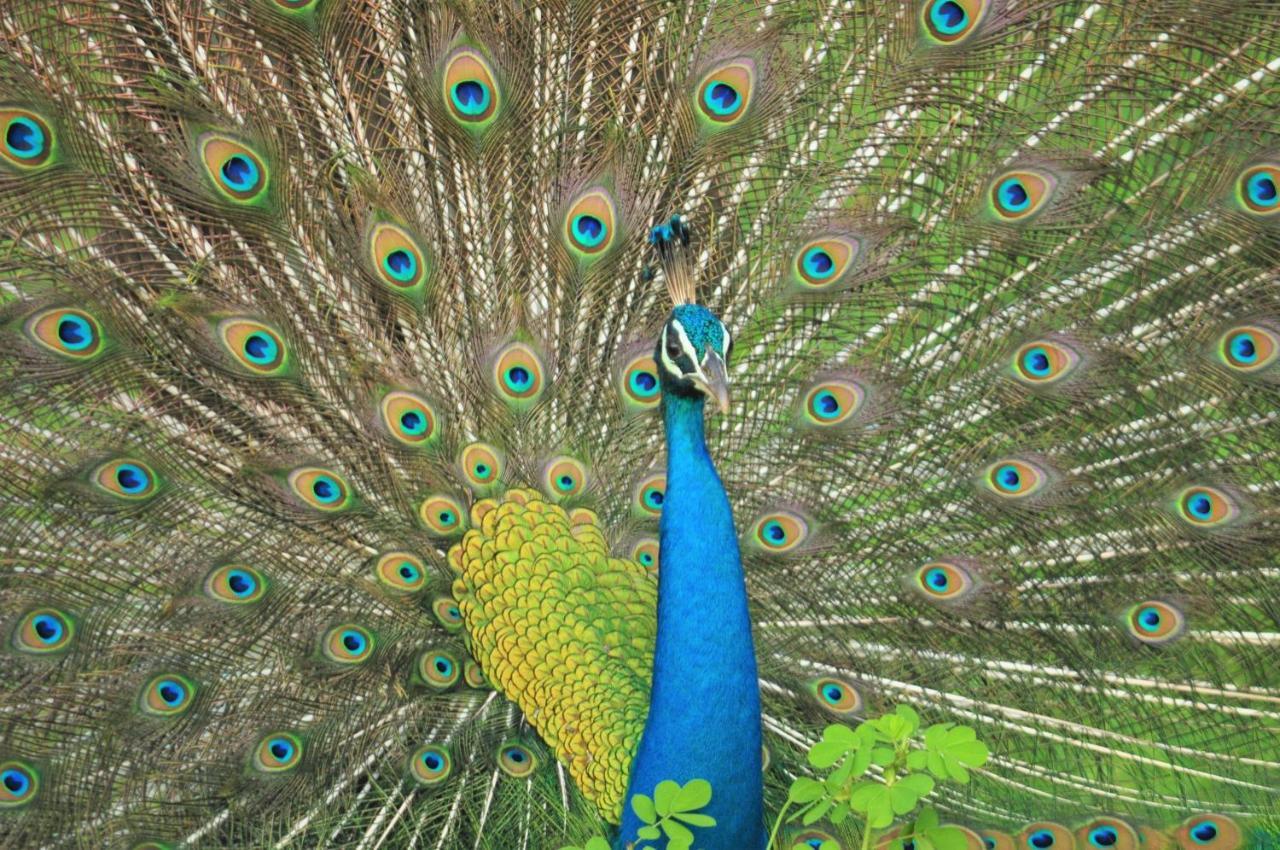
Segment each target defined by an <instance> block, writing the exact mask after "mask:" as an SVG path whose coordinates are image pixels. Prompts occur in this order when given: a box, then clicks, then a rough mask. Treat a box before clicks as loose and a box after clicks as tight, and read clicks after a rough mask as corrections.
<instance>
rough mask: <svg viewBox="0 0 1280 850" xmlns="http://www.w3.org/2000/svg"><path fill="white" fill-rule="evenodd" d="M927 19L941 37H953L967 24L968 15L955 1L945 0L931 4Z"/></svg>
mask: <svg viewBox="0 0 1280 850" xmlns="http://www.w3.org/2000/svg"><path fill="white" fill-rule="evenodd" d="M929 19H930V20H931V21H932V22H933V25H934V26H935V27H937V28H938V31H939V32H941V33H942V34H943V35H955V34H956V33H958V32H960V30H962V29H964V27H965V24H967V23H968V22H969V13H968V12H966V11H965V10H964V7H963V6H961V5H960V4H959V3H956V2H955V0H945V2H942V3H934V4H933V9H932V10H931V11H930V12H929Z"/></svg>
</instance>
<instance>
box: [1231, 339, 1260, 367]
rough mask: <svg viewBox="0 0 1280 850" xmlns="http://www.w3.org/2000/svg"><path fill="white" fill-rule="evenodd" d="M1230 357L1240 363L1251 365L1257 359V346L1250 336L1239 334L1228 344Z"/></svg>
mask: <svg viewBox="0 0 1280 850" xmlns="http://www.w3.org/2000/svg"><path fill="white" fill-rule="evenodd" d="M1228 347H1229V349H1230V351H1231V357H1232V358H1233V359H1235V360H1239V361H1240V362H1241V363H1252V362H1253V361H1255V360H1257V359H1258V345H1257V341H1256V340H1254V338H1253V336H1252V335H1251V334H1247V333H1239V334H1236V335H1235V336H1233V337H1232V338H1231V342H1230V344H1229V346H1228Z"/></svg>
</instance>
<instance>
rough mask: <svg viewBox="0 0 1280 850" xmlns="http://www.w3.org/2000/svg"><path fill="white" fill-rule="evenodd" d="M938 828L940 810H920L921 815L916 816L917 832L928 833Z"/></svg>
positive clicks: (930, 808)
mask: <svg viewBox="0 0 1280 850" xmlns="http://www.w3.org/2000/svg"><path fill="white" fill-rule="evenodd" d="M937 826H938V810H937V809H935V808H934V807H933V806H925V807H924V808H923V809H921V810H920V814H918V815H916V822H915V830H916V831H917V832H928V831H929V830H931V829H936V828H937Z"/></svg>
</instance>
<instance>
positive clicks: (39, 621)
mask: <svg viewBox="0 0 1280 850" xmlns="http://www.w3.org/2000/svg"><path fill="white" fill-rule="evenodd" d="M75 632H76V627H75V621H74V620H72V619H71V617H70V616H69V615H68V614H66V613H65V612H63V611H59V610H58V609H56V608H47V607H46V608H36V609H35V610H32V611H28V612H27V613H26V614H24V615H23V616H22V618H21V619H20V620H18V623H17V625H16V627H15V628H14V630H13V639H12V641H13V648H14V649H16V650H18V651H19V652H25V653H29V654H32V655H51V654H54V653H58V652H63V651H64V650H66V649H67V648H68V647H70V646H71V640H72V638H74V637H75Z"/></svg>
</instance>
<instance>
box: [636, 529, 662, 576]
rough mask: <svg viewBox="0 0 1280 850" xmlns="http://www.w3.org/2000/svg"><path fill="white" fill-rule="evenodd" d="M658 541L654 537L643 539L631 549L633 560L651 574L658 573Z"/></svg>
mask: <svg viewBox="0 0 1280 850" xmlns="http://www.w3.org/2000/svg"><path fill="white" fill-rule="evenodd" d="M658 551H659V550H658V540H657V538H654V537H642V538H640V539H639V540H637V541H636V542H635V545H633V546H632V547H631V560H633V561H636V562H637V563H639V564H640V566H642V567H644V568H645V569H646V570H648V571H649V572H651V573H656V572H657V571H658Z"/></svg>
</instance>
